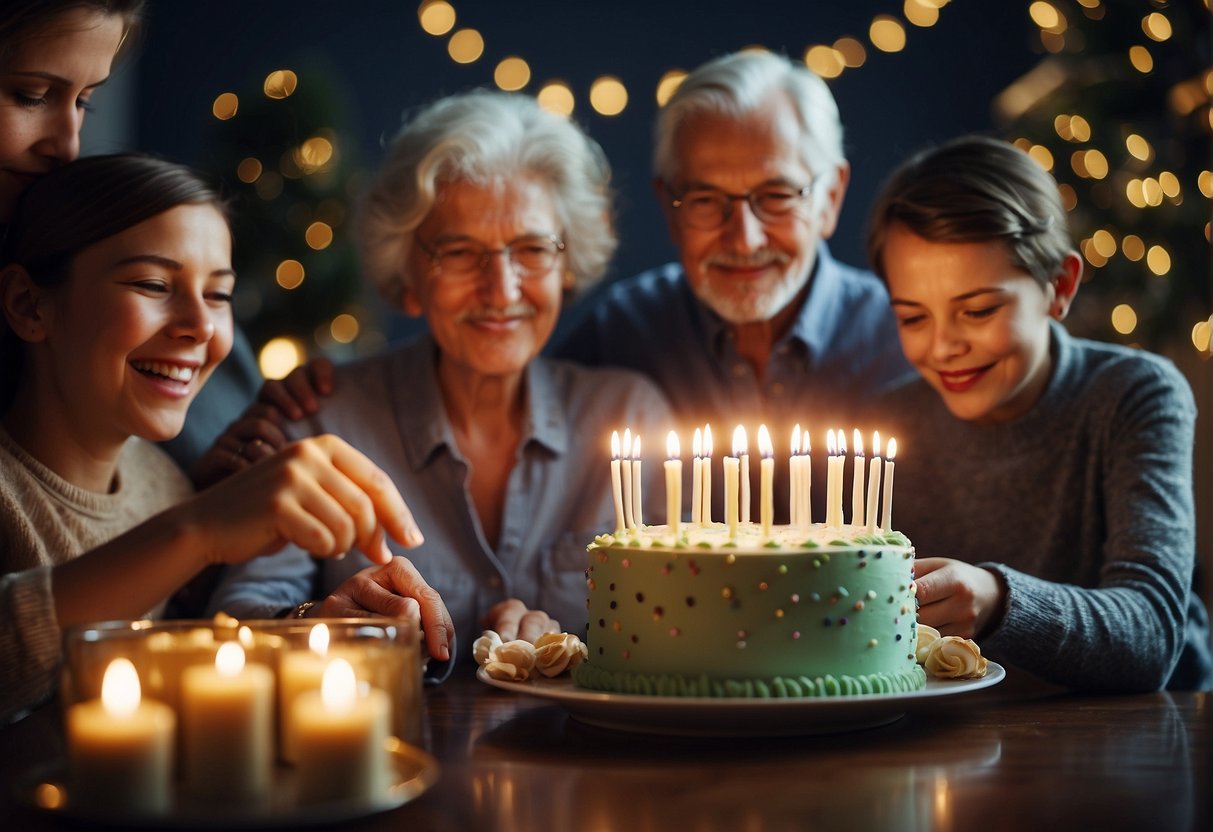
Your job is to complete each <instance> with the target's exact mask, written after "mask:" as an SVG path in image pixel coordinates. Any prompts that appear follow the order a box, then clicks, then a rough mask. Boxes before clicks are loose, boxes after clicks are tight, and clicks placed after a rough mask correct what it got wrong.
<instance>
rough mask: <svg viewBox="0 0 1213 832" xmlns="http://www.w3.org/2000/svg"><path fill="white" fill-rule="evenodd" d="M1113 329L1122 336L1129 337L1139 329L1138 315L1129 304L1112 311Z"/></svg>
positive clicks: (1120, 305) (1119, 305) (1118, 306)
mask: <svg viewBox="0 0 1213 832" xmlns="http://www.w3.org/2000/svg"><path fill="white" fill-rule="evenodd" d="M1112 328H1113V329H1115V330H1116V331H1117V332H1119V333H1120V334H1121V335H1128V334H1129V333H1130V332H1132V331H1133V330H1135V329H1137V313H1136V312H1135V311H1133V307H1132V306H1129V304H1127V303H1121V304H1118V305H1117V306H1116V308H1115V309H1113V310H1112Z"/></svg>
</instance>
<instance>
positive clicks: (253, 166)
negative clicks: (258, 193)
mask: <svg viewBox="0 0 1213 832" xmlns="http://www.w3.org/2000/svg"><path fill="white" fill-rule="evenodd" d="M259 176H261V160H259V159H254V158H253V157H252V156H249V157H247V158H244V159H241V160H240V164H239V165H237V166H236V178H237V179H239V180H240V181H241V182H243V183H244V184H246V185H251V184H253V183H254V182H256V181H257V178H258V177H259Z"/></svg>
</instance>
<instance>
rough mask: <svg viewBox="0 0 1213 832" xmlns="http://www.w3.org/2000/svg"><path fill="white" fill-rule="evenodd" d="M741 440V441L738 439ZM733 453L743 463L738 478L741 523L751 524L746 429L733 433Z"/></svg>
mask: <svg viewBox="0 0 1213 832" xmlns="http://www.w3.org/2000/svg"><path fill="white" fill-rule="evenodd" d="M739 438H740V441H738V439H739ZM733 453H734V454H736V455H737V459H738V461H739V462H740V463H741V466H740V470H739V471H738V474H737V478H738V480H739V482H740V485H741V491H740V493H739V494H738V497H737V499H738V503H739V505H740V508H741V522H742V523H748V522H750V443H749V439H748V438H747V437H746V433H745V428H744V427H743V426H741V425H738V426H737V430H735V431H733Z"/></svg>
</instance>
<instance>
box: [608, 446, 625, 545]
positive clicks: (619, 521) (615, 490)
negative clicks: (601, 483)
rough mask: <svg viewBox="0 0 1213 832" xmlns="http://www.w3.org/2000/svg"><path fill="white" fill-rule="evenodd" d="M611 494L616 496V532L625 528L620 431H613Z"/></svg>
mask: <svg viewBox="0 0 1213 832" xmlns="http://www.w3.org/2000/svg"><path fill="white" fill-rule="evenodd" d="M611 495H612V496H613V497H614V498H615V534H619V533H620V532H622V531H623V529H624V525H623V524H624V518H623V484H622V482H621V481H620V474H619V431H617V430H613V431H611Z"/></svg>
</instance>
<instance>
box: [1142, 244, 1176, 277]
mask: <svg viewBox="0 0 1213 832" xmlns="http://www.w3.org/2000/svg"><path fill="white" fill-rule="evenodd" d="M1146 266H1147V267H1149V269H1150V271H1152V272H1154V274H1156V275H1158V276H1159V277H1162V276H1163V275H1165V274H1166V273H1167V272H1169V271H1171V255H1170V253H1169V252H1168V251H1167V250H1166V249H1165V248H1163V247H1162V246H1150V249H1149V250H1148V251H1147V252H1146Z"/></svg>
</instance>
